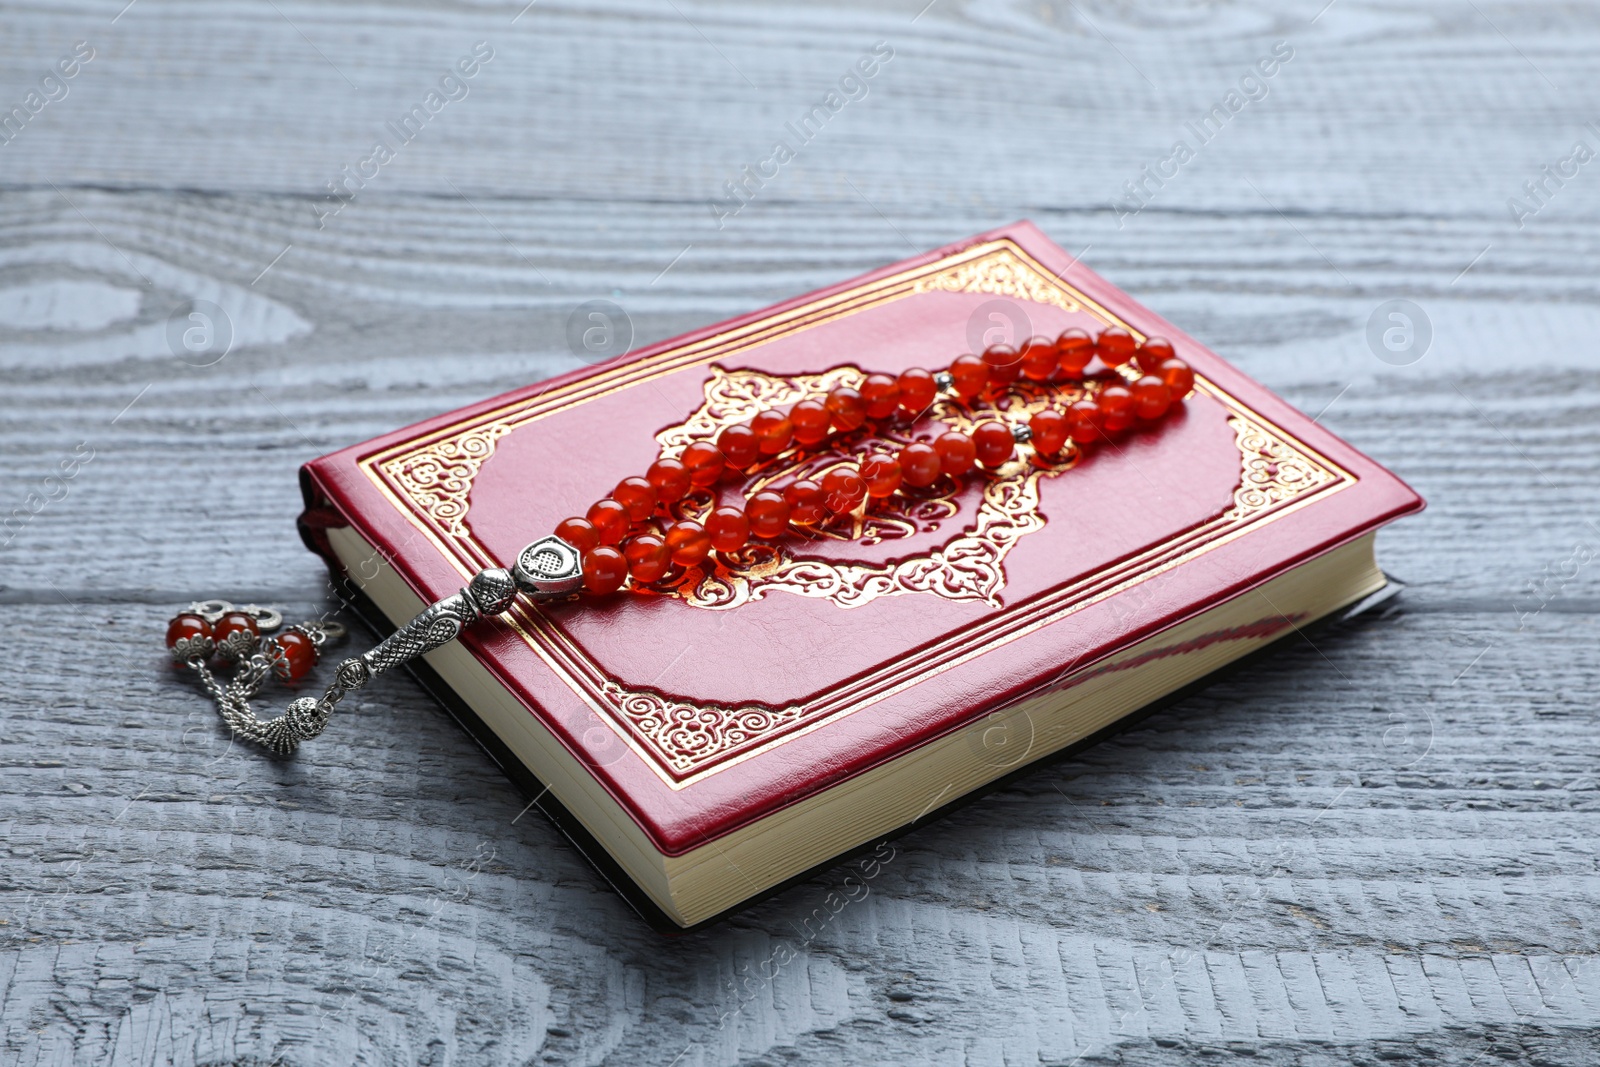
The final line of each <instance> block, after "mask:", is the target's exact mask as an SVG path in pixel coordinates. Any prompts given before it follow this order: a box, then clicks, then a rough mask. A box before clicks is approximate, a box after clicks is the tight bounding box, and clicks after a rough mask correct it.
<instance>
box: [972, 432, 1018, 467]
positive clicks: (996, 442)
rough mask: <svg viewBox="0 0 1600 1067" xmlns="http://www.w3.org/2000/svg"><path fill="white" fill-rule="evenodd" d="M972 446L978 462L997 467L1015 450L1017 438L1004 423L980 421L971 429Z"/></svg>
mask: <svg viewBox="0 0 1600 1067" xmlns="http://www.w3.org/2000/svg"><path fill="white" fill-rule="evenodd" d="M972 447H973V450H974V452H975V453H976V454H977V457H978V462H979V463H982V464H983V465H984V466H985V467H998V466H1000V464H1002V463H1004V462H1005V461H1006V460H1008V459H1010V458H1011V456H1012V454H1013V453H1015V452H1016V450H1017V439H1016V438H1015V437H1014V436H1012V434H1011V427H1009V426H1007V425H1005V424H1004V423H1001V422H980V423H979V424H978V425H977V426H975V427H973V429H972Z"/></svg>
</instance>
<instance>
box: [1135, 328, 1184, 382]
mask: <svg viewBox="0 0 1600 1067" xmlns="http://www.w3.org/2000/svg"><path fill="white" fill-rule="evenodd" d="M1176 355H1177V353H1176V352H1174V351H1173V350H1172V342H1171V341H1169V340H1167V339H1166V338H1165V337H1146V338H1145V340H1144V343H1143V344H1141V345H1140V346H1139V348H1138V350H1137V351H1135V352H1134V354H1133V365H1134V366H1135V367H1138V368H1139V369H1140V370H1142V371H1144V372H1145V373H1146V374H1154V373H1155V372H1156V368H1157V367H1159V366H1161V364H1162V362H1163V361H1165V360H1169V359H1172V358H1173V357H1174V356H1176Z"/></svg>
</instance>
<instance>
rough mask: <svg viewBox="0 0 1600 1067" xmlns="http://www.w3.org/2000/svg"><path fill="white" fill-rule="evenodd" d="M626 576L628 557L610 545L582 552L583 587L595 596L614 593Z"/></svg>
mask: <svg viewBox="0 0 1600 1067" xmlns="http://www.w3.org/2000/svg"><path fill="white" fill-rule="evenodd" d="M627 578H628V557H626V556H624V555H623V554H622V550H621V549H619V548H616V547H614V546H612V545H601V546H600V547H599V548H591V549H590V550H589V551H587V552H585V553H584V554H583V587H584V588H585V589H587V590H588V591H589V592H591V593H594V594H595V595H596V596H604V595H605V594H607V593H615V592H616V591H617V590H618V589H621V588H622V583H623V582H624V581H626V580H627Z"/></svg>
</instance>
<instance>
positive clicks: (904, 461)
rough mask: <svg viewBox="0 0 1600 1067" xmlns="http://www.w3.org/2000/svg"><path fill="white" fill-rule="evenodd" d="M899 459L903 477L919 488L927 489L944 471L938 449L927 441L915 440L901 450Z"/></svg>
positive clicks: (906, 481)
mask: <svg viewBox="0 0 1600 1067" xmlns="http://www.w3.org/2000/svg"><path fill="white" fill-rule="evenodd" d="M898 460H899V464H900V477H901V479H902V480H903V481H904V482H905V483H906V484H907V485H910V486H914V487H915V488H917V489H926V488H927V487H928V486H930V485H932V484H933V483H934V482H936V481H938V480H939V475H940V474H942V473H943V472H944V465H943V464H942V463H940V462H939V453H938V451H936V450H935V449H934V447H933V446H932V445H930V444H928V443H927V442H926V441H913V442H911V443H910V444H909V445H906V447H904V448H902V449H901V450H900V455H899V457H898Z"/></svg>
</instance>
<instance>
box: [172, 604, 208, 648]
mask: <svg viewBox="0 0 1600 1067" xmlns="http://www.w3.org/2000/svg"><path fill="white" fill-rule="evenodd" d="M210 636H212V633H211V624H210V623H209V622H206V620H205V619H203V618H201V617H200V616H198V615H190V614H188V613H187V612H186V613H184V614H182V615H179V616H178V617H177V618H175V619H173V620H172V621H171V622H170V623H168V624H167V647H168V648H172V647H173V646H174V645H176V644H177V643H178V642H179V641H181V640H183V639H185V638H192V637H210Z"/></svg>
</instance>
